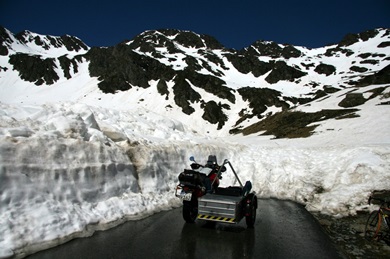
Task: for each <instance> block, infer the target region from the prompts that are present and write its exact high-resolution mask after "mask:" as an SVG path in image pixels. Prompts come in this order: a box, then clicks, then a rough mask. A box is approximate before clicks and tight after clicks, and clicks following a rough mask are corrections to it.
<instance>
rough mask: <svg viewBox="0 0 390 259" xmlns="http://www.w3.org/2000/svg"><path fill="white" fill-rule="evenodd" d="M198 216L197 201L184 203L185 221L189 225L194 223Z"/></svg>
mask: <svg viewBox="0 0 390 259" xmlns="http://www.w3.org/2000/svg"><path fill="white" fill-rule="evenodd" d="M197 216H198V202H197V200H192V201H183V219H184V220H185V221H186V222H187V223H194V222H195V220H196V217H197Z"/></svg>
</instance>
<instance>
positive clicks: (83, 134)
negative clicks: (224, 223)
mask: <svg viewBox="0 0 390 259" xmlns="http://www.w3.org/2000/svg"><path fill="white" fill-rule="evenodd" d="M0 43H1V44H0V233H2V235H0V257H8V256H12V255H16V256H17V257H21V256H24V255H27V254H30V253H33V252H35V251H38V250H41V249H45V248H47V247H51V246H54V245H58V244H60V243H63V242H66V241H67V240H70V239H72V238H75V237H80V236H88V235H91V234H92V233H93V232H94V231H95V230H102V229H106V228H109V227H112V226H114V225H117V224H119V223H121V222H123V221H125V220H129V219H137V218H140V217H145V216H147V215H150V214H151V213H155V212H158V211H161V210H164V209H170V208H172V207H177V206H180V201H179V200H177V198H176V197H174V193H173V190H174V188H175V185H176V184H177V176H178V174H179V173H180V172H181V171H182V170H183V168H185V167H188V165H189V161H188V157H189V156H191V155H194V156H195V157H196V158H197V161H198V162H200V163H202V162H205V159H206V158H207V156H208V155H209V154H215V155H217V157H218V159H219V160H220V161H221V160H223V159H225V158H227V159H229V160H230V161H231V162H232V164H233V166H234V167H235V169H236V170H237V172H238V174H239V176H240V177H241V178H242V179H244V180H251V181H252V183H253V188H254V190H255V191H256V192H257V193H258V195H259V197H277V198H280V199H290V200H294V201H297V202H300V203H302V204H305V205H306V208H307V209H308V210H311V211H321V212H323V213H326V214H330V215H334V216H344V215H348V214H354V213H356V211H358V210H369V209H372V207H370V206H367V197H368V196H369V195H370V194H371V193H372V191H374V190H389V189H390V173H389V172H390V130H389V129H390V110H389V107H390V106H389V98H390V78H389V75H390V72H389V70H390V31H389V30H388V29H375V30H372V31H368V32H363V33H360V34H357V35H347V36H346V37H345V38H344V39H342V40H341V42H340V43H338V44H334V45H330V46H325V47H323V48H318V49H307V48H305V47H298V46H291V45H282V44H277V43H275V42H264V41H257V42H255V43H253V44H252V45H251V46H249V47H247V48H245V49H242V50H233V49H226V48H224V47H223V46H222V45H221V44H220V43H218V41H217V40H215V39H214V38H212V37H210V36H206V35H198V34H196V33H193V32H189V31H178V30H158V31H146V32H144V33H142V34H140V35H138V36H137V37H135V38H134V39H132V40H129V41H125V42H122V43H120V44H118V45H116V46H112V47H107V48H90V47H88V46H86V45H85V44H84V43H83V42H82V41H81V40H80V39H78V38H76V37H72V36H61V37H57V36H43V35H39V34H35V33H32V32H28V31H25V32H22V33H18V34H13V33H12V32H10V31H9V30H7V29H5V28H0ZM222 184H223V185H225V186H229V185H233V184H235V182H234V178H233V177H232V175H231V173H229V172H226V174H225V175H224V177H223V181H222ZM259 209H261V208H259Z"/></svg>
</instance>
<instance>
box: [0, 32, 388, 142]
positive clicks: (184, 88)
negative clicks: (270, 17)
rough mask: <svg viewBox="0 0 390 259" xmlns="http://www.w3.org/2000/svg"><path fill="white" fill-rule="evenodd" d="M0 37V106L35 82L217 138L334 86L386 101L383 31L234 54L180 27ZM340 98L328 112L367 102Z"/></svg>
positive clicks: (266, 45)
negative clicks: (113, 36) (102, 36)
mask: <svg viewBox="0 0 390 259" xmlns="http://www.w3.org/2000/svg"><path fill="white" fill-rule="evenodd" d="M0 39H1V41H0V43H1V44H0V45H1V47H0V55H1V56H0V71H1V72H0V76H1V80H0V91H1V92H2V100H10V99H13V98H17V99H18V100H20V101H23V102H26V101H28V100H27V99H26V98H23V97H22V98H21V99H20V97H19V96H18V97H16V96H15V95H12V92H14V93H15V90H16V89H18V88H23V89H24V90H23V92H24V93H26V89H27V92H28V93H29V95H30V96H31V95H34V94H38V93H37V89H36V86H34V84H35V85H38V86H42V87H45V88H48V89H49V88H50V89H53V88H54V87H55V88H58V87H61V88H70V87H72V89H73V88H74V89H77V93H78V95H77V94H74V95H72V97H70V96H69V94H68V95H66V96H67V98H70V99H67V101H81V100H82V101H84V102H85V101H87V102H90V103H94V102H95V103H96V99H98V100H101V98H103V99H107V98H112V100H113V102H114V100H116V99H120V100H122V102H123V101H124V100H125V101H124V103H123V104H118V103H116V104H114V103H113V104H112V105H113V106H122V107H123V106H125V107H129V106H131V107H135V106H136V107H144V108H147V109H150V110H152V111H154V112H157V113H160V114H162V115H166V116H168V117H175V118H177V119H179V120H181V121H183V122H186V121H188V120H194V121H196V122H197V123H195V124H198V125H199V126H200V127H199V128H197V129H195V130H197V131H201V132H209V131H210V130H211V131H212V132H214V134H218V135H226V134H228V133H229V132H230V133H240V132H243V133H245V134H248V133H253V128H256V127H254V126H252V127H251V129H252V130H246V128H247V127H248V126H250V125H256V123H258V122H259V121H260V120H262V119H264V117H265V116H269V115H272V114H275V113H277V112H280V111H287V110H290V109H292V108H293V107H297V106H302V105H305V104H308V103H310V102H313V101H315V100H318V99H321V100H325V99H326V97H329V96H332V95H337V92H338V91H340V90H341V89H350V91H351V92H352V91H355V90H356V89H358V88H359V87H363V86H367V85H372V84H380V85H382V86H380V87H378V89H377V90H376V93H377V95H376V97H378V98H379V97H382V98H383V96H385V95H384V94H382V93H386V92H387V91H388V90H386V89H387V86H386V84H390V78H389V73H388V70H389V65H390V30H388V29H375V30H371V31H367V32H363V33H360V34H356V35H347V36H346V37H345V38H344V39H342V40H341V42H340V43H339V44H337V45H332V46H326V47H323V48H318V49H307V48H305V47H298V46H291V45H282V44H277V43H275V42H267V41H261V40H259V41H256V42H254V43H253V44H252V45H250V46H249V47H247V48H244V49H242V50H239V51H237V50H234V49H226V48H224V47H223V46H222V45H221V44H220V43H219V42H218V41H217V40H215V39H214V38H212V37H210V36H207V35H199V34H196V33H194V32H189V31H179V30H153V31H146V32H144V33H141V34H140V35H138V36H136V37H135V38H134V39H132V40H130V41H126V42H122V43H120V44H117V45H115V46H112V47H108V48H89V47H88V46H86V45H85V44H84V43H83V42H82V41H81V40H79V39H78V38H76V37H71V36H61V37H53V36H42V35H38V34H35V33H32V32H29V31H24V32H22V33H18V34H16V35H14V34H12V33H11V32H9V31H8V30H7V29H5V28H1V29H0ZM80 78H82V80H79V79H80ZM75 84H77V86H75ZM383 85H384V86H383ZM9 89H13V90H12V91H11V90H9ZM39 90H40V91H38V92H41V91H42V89H39ZM92 93H93V94H92ZM113 95H115V96H116V97H113ZM118 96H121V97H118ZM151 96H153V97H151ZM351 96H352V97H351ZM343 98H344V99H345V101H344V102H340V103H341V104H340V105H337V106H335V107H332V109H344V108H350V107H355V106H357V105H359V104H361V103H362V102H364V101H365V100H366V99H365V98H361V95H360V101H357V102H356V98H359V96H358V95H355V96H353V95H352V94H348V95H345V96H344V97H343ZM58 99H59V100H61V98H58ZM63 100H64V101H65V99H63ZM351 100H355V101H351ZM15 101H16V100H15ZM340 101H341V100H340ZM125 103H126V104H125ZM346 103H347V104H346ZM341 113H343V112H341Z"/></svg>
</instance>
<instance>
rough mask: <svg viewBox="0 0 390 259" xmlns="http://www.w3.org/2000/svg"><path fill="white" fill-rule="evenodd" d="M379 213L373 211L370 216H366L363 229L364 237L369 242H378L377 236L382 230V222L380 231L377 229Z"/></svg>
mask: <svg viewBox="0 0 390 259" xmlns="http://www.w3.org/2000/svg"><path fill="white" fill-rule="evenodd" d="M378 214H379V212H378V211H373V212H371V214H370V216H368V219H367V222H366V227H365V229H364V237H365V238H366V239H367V240H369V241H371V240H378V239H379V237H380V236H379V235H380V233H381V230H382V226H383V222H382V224H381V229H378V223H379V215H378Z"/></svg>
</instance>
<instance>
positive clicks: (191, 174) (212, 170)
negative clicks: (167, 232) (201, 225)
mask: <svg viewBox="0 0 390 259" xmlns="http://www.w3.org/2000/svg"><path fill="white" fill-rule="evenodd" d="M190 161H192V162H193V163H192V164H191V165H190V166H191V169H184V171H183V172H182V173H180V174H179V176H178V178H179V182H180V183H179V184H178V185H177V187H176V193H175V195H176V197H179V198H181V199H182V200H183V218H184V220H185V221H186V222H188V223H193V222H194V221H195V220H196V217H197V215H198V198H200V197H202V196H204V195H205V194H206V193H212V192H213V190H215V189H216V188H218V186H219V184H220V182H219V180H220V179H222V176H221V172H224V171H226V168H225V167H224V166H223V167H220V166H219V165H218V164H217V158H216V156H214V155H210V156H209V157H208V160H207V163H206V165H201V164H199V163H197V162H196V161H195V158H194V157H193V156H191V157H190Z"/></svg>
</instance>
